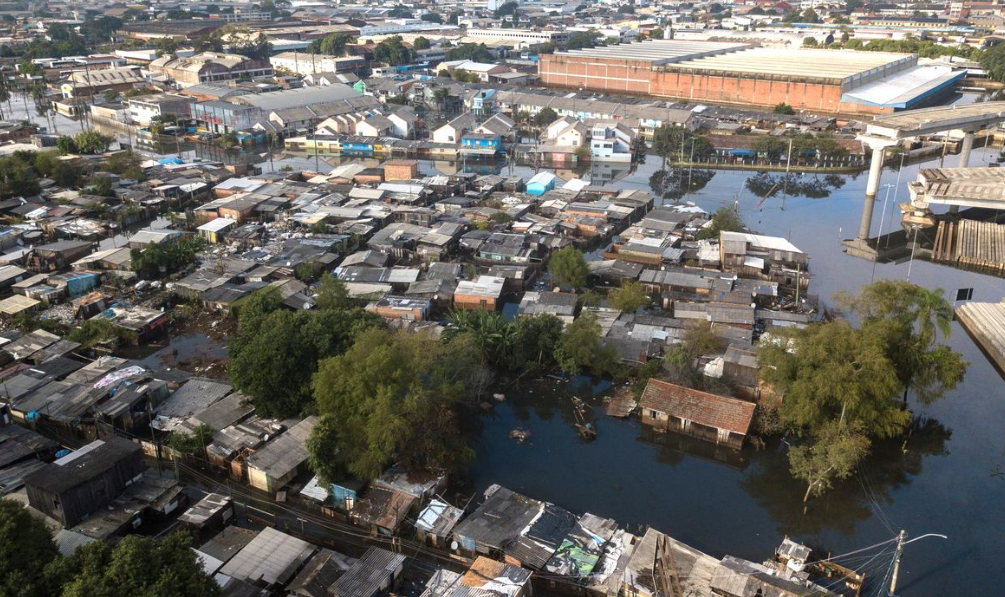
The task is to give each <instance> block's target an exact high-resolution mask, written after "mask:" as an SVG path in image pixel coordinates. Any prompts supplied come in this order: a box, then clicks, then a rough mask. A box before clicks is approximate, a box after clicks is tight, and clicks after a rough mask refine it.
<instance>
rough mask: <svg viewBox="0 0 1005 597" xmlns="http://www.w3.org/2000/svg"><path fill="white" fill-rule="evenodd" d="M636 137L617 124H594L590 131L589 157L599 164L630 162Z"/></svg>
mask: <svg viewBox="0 0 1005 597" xmlns="http://www.w3.org/2000/svg"><path fill="white" fill-rule="evenodd" d="M637 136H638V134H637V133H635V132H634V131H633V130H631V129H630V128H628V127H627V126H625V125H623V124H621V123H619V122H598V123H594V125H593V128H592V129H591V131H590V157H591V158H593V159H594V160H597V161H599V162H631V161H632V147H633V146H634V144H635V139H636V137H637Z"/></svg>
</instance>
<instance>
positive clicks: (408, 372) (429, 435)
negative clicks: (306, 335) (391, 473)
mask: <svg viewBox="0 0 1005 597" xmlns="http://www.w3.org/2000/svg"><path fill="white" fill-rule="evenodd" d="M453 346H460V345H454V344H453V343H452V342H451V343H443V342H441V341H440V340H439V339H437V338H435V337H434V336H433V335H431V334H429V333H427V332H419V333H409V332H397V333H392V332H388V331H386V330H383V329H370V330H367V331H365V332H363V333H361V334H360V335H359V337H358V338H357V340H356V342H355V343H354V344H353V345H352V347H351V348H350V349H349V350H348V351H347V352H346V353H345V354H344V355H341V356H336V357H332V358H329V359H326V360H324V361H322V362H321V363H320V365H319V367H318V372H317V374H316V375H315V376H314V381H313V385H314V396H315V398H316V400H317V403H318V407H319V410H320V412H321V413H322V415H324V417H323V418H322V424H320V425H318V426H317V427H315V429H314V431H313V433H312V434H311V440H310V441H309V443H308V450H309V451H310V452H311V453H312V456H311V460H312V462H313V463H317V464H320V470H316V472H318V473H319V474H321V476H322V480H325V481H328V480H331V479H332V478H334V477H336V476H337V475H338V474H339V473H340V472H343V471H344V472H345V473H349V474H351V475H354V476H356V477H359V478H361V479H364V480H368V479H372V478H374V477H376V476H377V475H379V474H380V473H381V472H383V471H384V469H385V468H386V467H387V466H388V465H389V464H391V463H392V462H394V461H395V460H399V461H400V462H402V463H403V464H404V465H405V466H406V467H407V468H408V469H409V470H413V471H425V470H443V469H448V470H452V469H458V468H460V467H463V466H465V465H466V464H467V463H469V462H470V461H471V459H472V457H473V452H472V451H471V450H470V449H469V448H468V447H467V446H466V444H465V442H464V438H463V436H462V435H461V434H460V432H459V428H458V426H457V421H456V418H455V414H454V410H453V409H454V406H455V405H456V403H457V402H458V401H459V400H460V398H461V397H462V396H463V395H464V394H465V383H464V376H465V369H466V367H468V366H470V365H472V364H473V363H472V362H471V360H470V355H468V354H465V352H466V351H458V350H455V349H453V348H452V347H453ZM326 419H327V420H326Z"/></svg>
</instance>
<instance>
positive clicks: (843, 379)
mask: <svg viewBox="0 0 1005 597" xmlns="http://www.w3.org/2000/svg"><path fill="white" fill-rule="evenodd" d="M777 334H778V338H779V342H777V343H769V344H768V345H767V346H764V347H762V349H761V351H760V352H759V354H758V360H759V362H760V365H761V377H762V379H764V381H766V382H767V383H768V384H770V385H771V387H772V388H773V389H774V390H775V391H777V392H779V393H780V394H781V395H782V396H784V399H783V401H782V405H781V407H780V409H779V415H780V416H781V419H782V422H783V423H785V424H786V425H787V426H789V427H790V428H792V429H796V430H798V431H805V432H809V433H810V434H811V435H813V434H817V433H819V432H820V431H821V430H823V429H824V428H825V427H826V426H827V425H828V424H829V423H831V422H833V421H841V422H842V424H843V425H851V426H856V427H858V428H861V429H862V431H863V432H864V433H866V435H868V436H872V437H879V438H887V437H893V436H895V435H897V434H898V433H900V432H901V431H902V430H903V429H904V428H905V427H906V426H907V424H908V423H909V422H910V420H911V414H910V413H909V412H908V411H906V410H904V409H903V408H901V406H900V403H899V401H898V400H897V395H898V394H899V393H900V389H901V385H900V382H899V381H898V377H897V370H896V368H895V367H894V364H893V362H892V361H891V360H890V359H889V357H888V356H887V354H886V346H885V342H884V340H883V338H880V337H877V336H875V335H873V334H871V333H867V332H865V331H862V330H858V329H855V328H853V327H852V326H851V325H850V324H849V323H848V322H847V321H845V320H843V319H837V320H834V321H831V322H829V323H825V324H816V325H812V326H809V327H807V328H805V329H804V330H797V331H790V330H783V331H781V332H777Z"/></svg>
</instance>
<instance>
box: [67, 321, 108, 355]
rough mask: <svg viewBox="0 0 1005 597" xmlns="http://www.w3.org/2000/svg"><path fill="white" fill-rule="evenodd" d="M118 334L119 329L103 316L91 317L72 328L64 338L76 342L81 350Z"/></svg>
mask: <svg viewBox="0 0 1005 597" xmlns="http://www.w3.org/2000/svg"><path fill="white" fill-rule="evenodd" d="M118 336H119V330H118V328H117V327H115V325H114V324H113V323H112V322H111V321H110V320H108V319H105V318H104V317H92V318H91V319H88V320H86V321H84V322H83V323H81V324H80V325H79V326H78V327H76V328H74V329H73V330H72V331H71V332H70V333H69V334H68V335H67V336H66V339H67V340H69V341H70V342H78V343H79V344H80V348H81V349H82V350H87V349H89V348H92V347H94V346H95V345H97V344H101V343H102V342H105V341H107V340H111V339H112V338H116V337H118Z"/></svg>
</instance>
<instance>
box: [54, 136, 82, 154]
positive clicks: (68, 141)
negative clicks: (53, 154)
mask: <svg viewBox="0 0 1005 597" xmlns="http://www.w3.org/2000/svg"><path fill="white" fill-rule="evenodd" d="M56 148H57V149H59V151H61V152H63V153H79V151H78V150H77V142H76V141H74V140H73V137H71V136H69V135H60V137H59V138H58V139H56Z"/></svg>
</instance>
